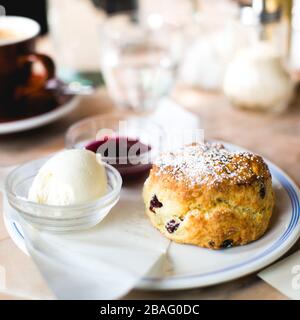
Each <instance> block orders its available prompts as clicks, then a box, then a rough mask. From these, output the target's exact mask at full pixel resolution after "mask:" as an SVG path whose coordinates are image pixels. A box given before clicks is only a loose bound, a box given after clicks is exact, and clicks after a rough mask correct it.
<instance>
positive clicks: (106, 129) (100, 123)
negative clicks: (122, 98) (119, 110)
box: [66, 114, 164, 179]
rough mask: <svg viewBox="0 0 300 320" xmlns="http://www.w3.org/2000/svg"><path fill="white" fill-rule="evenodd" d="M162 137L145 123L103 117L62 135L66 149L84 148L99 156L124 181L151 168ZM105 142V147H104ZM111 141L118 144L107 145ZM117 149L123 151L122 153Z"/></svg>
mask: <svg viewBox="0 0 300 320" xmlns="http://www.w3.org/2000/svg"><path fill="white" fill-rule="evenodd" d="M163 137H164V131H163V130H162V129H161V127H160V126H159V125H157V124H156V123H154V122H153V121H151V120H149V119H146V118H143V117H138V116H131V115H129V116H126V115H118V114H105V115H100V116H94V117H90V118H86V119H83V120H81V121H79V122H77V123H75V124H74V125H72V126H71V127H70V128H69V130H68V131H67V134H66V148H69V149H70V148H87V149H89V150H92V151H94V152H100V153H101V155H102V160H103V161H104V162H106V163H109V164H111V165H112V166H114V167H115V168H116V169H117V170H118V171H119V172H120V174H121V176H122V177H123V178H124V179H128V178H135V177H137V176H139V175H141V174H142V173H145V172H147V171H148V170H149V169H150V168H151V166H152V163H153V160H154V159H155V157H157V155H159V153H160V152H161V151H162V148H163ZM107 140H109V144H106V145H105V144H104V142H107ZM112 140H114V141H116V140H118V141H119V142H118V143H111V141H112ZM99 142H101V143H102V145H101V148H102V147H103V148H102V149H101V148H97V147H100V145H99ZM122 143H123V145H122ZM124 143H126V146H125V147H124ZM97 144H98V145H97ZM104 147H107V149H105V148H104ZM109 148H111V149H109ZM121 149H126V152H124V150H121ZM132 151H133V152H132Z"/></svg>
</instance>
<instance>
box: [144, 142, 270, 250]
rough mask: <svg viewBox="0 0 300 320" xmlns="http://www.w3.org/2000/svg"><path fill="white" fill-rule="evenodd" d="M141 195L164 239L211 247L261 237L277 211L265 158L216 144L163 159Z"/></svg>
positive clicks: (239, 243) (234, 243) (184, 149)
mask: <svg viewBox="0 0 300 320" xmlns="http://www.w3.org/2000/svg"><path fill="white" fill-rule="evenodd" d="M143 196H144V201H145V206H146V213H147V215H148V216H149V218H150V220H151V222H152V224H153V225H154V226H155V227H156V228H158V229H159V230H160V231H161V232H162V233H163V234H164V235H165V236H166V237H168V238H169V239H171V240H173V241H176V242H179V243H188V244H195V245H198V246H201V247H207V248H212V249H219V248H224V247H229V246H234V245H243V244H246V243H249V242H251V241H254V240H256V239H258V238H259V237H261V236H262V235H263V234H264V232H265V231H266V229H267V227H268V224H269V221H270V218H271V215H272V211H273V207H274V192H273V189H272V178H271V174H270V172H269V169H268V167H267V165H266V163H265V162H264V160H263V159H262V158H261V157H260V156H258V155H255V154H252V153H249V152H231V151H229V150H227V149H226V148H224V147H223V146H222V145H220V144H217V143H206V144H203V145H200V144H192V145H190V146H186V147H185V148H183V149H182V150H180V151H179V152H178V153H175V154H174V153H168V154H165V155H162V156H161V157H160V158H159V159H158V160H157V161H156V163H155V164H154V165H153V168H152V169H151V172H150V175H149V177H148V179H147V180H146V182H145V185H144V191H143Z"/></svg>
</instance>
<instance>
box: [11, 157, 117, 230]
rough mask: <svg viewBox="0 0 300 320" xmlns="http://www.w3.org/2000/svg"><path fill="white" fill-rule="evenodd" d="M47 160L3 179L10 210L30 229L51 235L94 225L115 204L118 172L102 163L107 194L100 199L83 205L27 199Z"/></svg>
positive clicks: (30, 164)
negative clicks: (105, 176)
mask: <svg viewBox="0 0 300 320" xmlns="http://www.w3.org/2000/svg"><path fill="white" fill-rule="evenodd" d="M48 159H49V157H47V158H42V159H38V160H35V161H31V162H28V163H26V164H24V165H21V166H19V167H18V168H16V169H15V170H13V171H12V172H11V173H10V174H9V175H8V176H7V178H6V182H5V193H6V196H7V200H8V202H9V204H10V205H11V207H13V208H14V209H15V210H16V211H17V212H18V213H19V215H20V217H21V218H22V219H24V220H25V221H26V222H28V223H29V224H31V225H32V226H34V227H36V228H38V229H43V230H47V231H52V232H67V231H75V230H81V229H87V228H91V227H93V226H95V225H96V224H97V223H99V222H100V221H101V220H102V219H104V218H105V217H106V215H107V214H108V213H109V211H110V210H111V209H112V207H113V206H114V205H115V204H116V203H117V202H118V200H119V197H120V192H121V186H122V178H121V176H120V174H119V172H118V171H117V170H116V169H115V168H113V167H112V166H110V165H109V164H106V163H105V164H104V166H105V170H106V174H107V183H108V192H107V194H105V195H104V196H103V197H101V198H99V199H97V200H94V201H90V202H87V203H83V204H77V205H70V206H55V205H46V204H39V203H35V202H32V201H29V200H28V198H27V197H28V192H29V188H30V186H31V185H32V182H33V179H34V177H35V176H36V175H37V173H38V171H39V169H40V168H41V167H42V166H43V165H44V163H45V162H46V161H47V160H48Z"/></svg>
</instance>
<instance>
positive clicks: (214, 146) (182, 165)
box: [155, 143, 261, 186]
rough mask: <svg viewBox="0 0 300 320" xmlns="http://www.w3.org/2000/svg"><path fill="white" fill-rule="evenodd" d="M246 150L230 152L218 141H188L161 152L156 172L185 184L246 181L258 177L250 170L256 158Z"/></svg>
mask: <svg viewBox="0 0 300 320" xmlns="http://www.w3.org/2000/svg"><path fill="white" fill-rule="evenodd" d="M259 159H261V158H260V157H257V156H255V155H253V154H252V153H249V152H237V151H236V152H232V151H229V150H227V149H226V148H225V147H224V146H223V145H222V144H220V143H205V144H191V145H189V146H185V147H183V148H181V149H180V150H179V151H178V152H176V153H172V152H170V153H166V154H163V155H161V156H160V157H159V158H158V159H157V161H156V162H155V165H156V167H157V170H156V174H157V175H161V174H170V175H171V176H172V177H173V178H175V180H177V181H181V182H186V183H187V184H188V185H189V186H195V185H202V184H208V185H209V184H216V183H219V182H222V181H224V180H230V181H232V182H234V183H240V184H243V183H247V182H249V179H252V178H253V177H254V176H255V178H256V179H257V178H259V176H258V175H256V173H255V172H253V162H255V161H257V162H258V161H259Z"/></svg>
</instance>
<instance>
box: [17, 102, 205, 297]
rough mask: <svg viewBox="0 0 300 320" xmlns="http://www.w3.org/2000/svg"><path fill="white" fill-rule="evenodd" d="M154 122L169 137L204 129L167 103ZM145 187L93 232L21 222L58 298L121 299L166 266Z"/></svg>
mask: <svg viewBox="0 0 300 320" xmlns="http://www.w3.org/2000/svg"><path fill="white" fill-rule="evenodd" d="M166 117H167V118H166ZM154 119H159V121H160V123H161V125H162V126H163V127H164V129H165V131H166V132H169V134H170V132H171V131H170V130H171V129H170V126H169V127H168V126H165V125H166V124H170V123H171V124H172V125H173V126H175V127H176V128H178V129H179V128H183V127H187V128H189V129H191V128H195V129H196V128H198V127H199V122H198V120H197V118H195V117H194V116H191V114H190V113H189V112H186V111H184V110H182V109H181V108H180V107H178V106H177V105H176V104H174V103H172V102H170V101H168V100H166V101H164V103H163V104H162V105H161V106H160V108H159V110H158V111H157V113H156V116H154ZM170 119H171V122H170ZM176 119H177V120H176ZM163 120H165V121H163ZM176 123H177V126H176ZM142 187H143V182H141V183H139V184H135V185H134V184H131V186H128V185H127V186H124V187H123V190H122V193H121V199H120V201H119V203H118V204H117V206H116V207H115V208H113V210H112V211H111V212H110V213H109V215H108V216H107V217H106V218H105V219H104V220H103V221H102V222H101V223H100V224H99V225H98V226H96V227H95V228H93V229H90V230H86V231H81V232H74V233H67V234H51V233H47V232H41V231H38V230H36V229H34V228H32V227H31V226H29V225H28V224H27V223H25V222H24V221H19V223H20V224H21V226H22V229H23V232H24V236H25V242H26V247H27V250H28V252H29V253H30V256H31V257H32V258H33V260H34V262H35V264H36V265H37V267H38V269H39V270H40V272H41V274H42V275H43V276H44V278H45V280H46V282H47V283H48V285H49V288H50V289H51V290H52V291H53V293H54V295H55V296H56V297H57V298H59V299H116V298H120V297H122V296H123V295H125V294H126V293H128V292H129V291H130V290H131V289H132V288H134V287H135V286H136V285H137V283H138V282H139V281H140V280H141V279H142V277H144V276H145V275H146V274H147V273H148V272H149V271H150V269H151V268H152V267H153V266H154V265H156V264H157V263H158V262H159V261H163V260H164V259H162V258H165V255H166V253H167V248H168V245H169V241H168V240H167V239H166V238H164V237H163V236H162V235H161V234H160V233H159V232H158V231H157V230H155V228H153V227H152V225H151V224H150V222H149V221H148V218H147V217H146V215H145V213H144V204H143V201H142ZM11 210H12V209H11ZM156 269H157V265H156Z"/></svg>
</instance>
